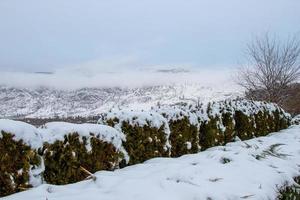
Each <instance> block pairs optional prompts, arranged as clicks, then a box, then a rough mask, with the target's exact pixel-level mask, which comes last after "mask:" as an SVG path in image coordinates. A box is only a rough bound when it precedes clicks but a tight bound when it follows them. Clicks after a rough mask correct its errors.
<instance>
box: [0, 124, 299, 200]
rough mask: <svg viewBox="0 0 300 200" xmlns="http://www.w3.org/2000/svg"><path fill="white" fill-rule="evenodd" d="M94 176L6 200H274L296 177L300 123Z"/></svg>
mask: <svg viewBox="0 0 300 200" xmlns="http://www.w3.org/2000/svg"><path fill="white" fill-rule="evenodd" d="M95 176H96V180H87V181H82V182H79V183H76V184H70V185H65V186H53V185H47V184H44V185H41V186H39V187H38V188H34V189H31V190H29V191H26V192H22V193H18V194H14V195H11V196H8V197H5V198H3V199H4V200H18V199H20V200H32V199H34V200H46V199H47V200H69V199H70V200H80V199H82V200H83V199H89V200H93V199H95V200H96V199H101V200H121V199H122V200H135V199H136V200H153V199H155V200H169V199H170V200H202V199H204V200H209V199H211V200H225V199H251V200H253V199H259V200H264V199H266V200H267V199H276V197H277V196H278V191H279V190H280V189H281V188H282V187H283V186H288V185H293V184H295V182H294V180H293V178H294V177H298V176H300V126H292V127H290V128H289V129H286V130H283V131H281V132H278V133H273V134H271V135H269V136H267V137H260V138H255V139H252V140H248V141H237V142H234V143H229V144H227V145H226V146H219V147H214V148H211V149H208V150H207V151H204V152H200V153H198V154H193V155H186V156H182V157H180V158H156V159H151V160H149V161H147V162H145V163H143V164H138V165H134V166H130V167H126V168H124V169H120V170H116V171H114V172H108V171H100V172H98V173H96V174H95Z"/></svg>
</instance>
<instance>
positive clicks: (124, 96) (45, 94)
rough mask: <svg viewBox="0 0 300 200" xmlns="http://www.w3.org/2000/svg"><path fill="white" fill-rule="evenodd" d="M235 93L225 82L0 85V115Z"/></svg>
mask: <svg viewBox="0 0 300 200" xmlns="http://www.w3.org/2000/svg"><path fill="white" fill-rule="evenodd" d="M237 96H241V92H240V90H238V89H237V87H235V86H233V85H232V83H228V82H222V83H218V84H212V85H211V84H210V85H206V84H200V83H189V84H169V85H162V86H147V87H135V88H120V87H112V88H82V89H73V90H62V89H53V88H52V89H51V88H50V87H39V88H21V87H7V86H0V117H1V118H7V117H9V118H18V117H31V118H35V117H45V118H47V117H54V116H60V117H69V116H89V115H96V114H99V113H102V112H104V111H107V110H109V109H110V108H112V107H113V106H116V105H122V106H129V107H133V108H140V109H149V108H150V107H151V106H153V105H156V104H157V103H161V104H164V103H167V104H170V103H175V102H178V101H187V102H191V101H201V102H204V103H205V102H208V101H211V100H223V99H228V98H235V97H237Z"/></svg>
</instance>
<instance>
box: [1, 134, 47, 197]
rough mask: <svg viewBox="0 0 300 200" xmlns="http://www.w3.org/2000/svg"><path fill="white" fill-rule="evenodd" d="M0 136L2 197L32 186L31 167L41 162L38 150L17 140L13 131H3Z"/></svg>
mask: <svg viewBox="0 0 300 200" xmlns="http://www.w3.org/2000/svg"><path fill="white" fill-rule="evenodd" d="M1 135H2V137H0V197H1V196H6V195H9V194H13V193H15V192H20V191H23V190H25V189H27V188H30V187H31V185H30V183H29V178H30V177H29V172H30V169H32V168H35V167H38V166H39V165H40V164H41V160H40V157H39V155H38V153H37V152H36V150H33V149H31V147H30V146H28V145H26V144H24V143H23V141H22V140H19V141H15V140H14V139H13V137H14V135H13V133H6V132H4V131H1Z"/></svg>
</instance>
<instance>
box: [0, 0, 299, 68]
mask: <svg viewBox="0 0 300 200" xmlns="http://www.w3.org/2000/svg"><path fill="white" fill-rule="evenodd" d="M299 10H300V1H299V0H226V1H225V0H126V1H125V0H44V1H41V0H26V1H25V0H0V45H1V46H0V71H25V72H33V71H57V70H61V69H62V68H65V67H66V66H67V68H70V67H71V68H72V67H73V66H77V67H78V66H81V68H82V69H83V70H84V69H85V66H86V65H87V68H88V67H90V65H91V64H92V65H93V68H96V69H97V68H99V69H100V71H101V69H102V68H103V67H104V68H111V69H113V68H114V69H116V68H117V67H123V65H124V66H126V67H129V68H131V67H132V68H136V67H140V68H143V67H151V66H176V67H184V66H193V67H198V68H205V69H206V68H209V69H211V68H228V67H234V66H236V65H237V64H239V62H242V58H243V53H242V52H243V49H244V47H245V45H246V43H247V42H249V40H251V38H252V37H253V36H254V35H259V34H263V33H265V32H267V31H268V32H270V33H274V34H276V35H277V36H279V37H280V38H285V37H288V36H289V35H291V34H295V33H298V34H299V33H300V11H299ZM128 60H129V62H128ZM123 61H124V63H123ZM107 63H110V64H109V65H106V64H107ZM114 63H117V64H116V65H113V64H114Z"/></svg>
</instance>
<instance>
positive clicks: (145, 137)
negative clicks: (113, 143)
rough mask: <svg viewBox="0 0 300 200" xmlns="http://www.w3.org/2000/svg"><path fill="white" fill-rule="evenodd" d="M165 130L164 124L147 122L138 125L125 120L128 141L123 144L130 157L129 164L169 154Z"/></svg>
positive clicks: (124, 130)
mask: <svg viewBox="0 0 300 200" xmlns="http://www.w3.org/2000/svg"><path fill="white" fill-rule="evenodd" d="M164 130H165V127H164V126H161V127H160V128H156V127H151V126H150V122H147V125H144V126H138V125H131V124H130V123H128V122H126V121H123V122H122V131H123V132H124V134H125V135H126V142H124V144H123V146H124V148H125V150H126V151H127V152H128V154H129V157H130V160H129V165H133V164H137V163H142V162H144V161H146V160H148V159H151V158H155V157H166V156H169V149H168V148H167V146H166V144H167V138H166V133H165V131H164Z"/></svg>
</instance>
